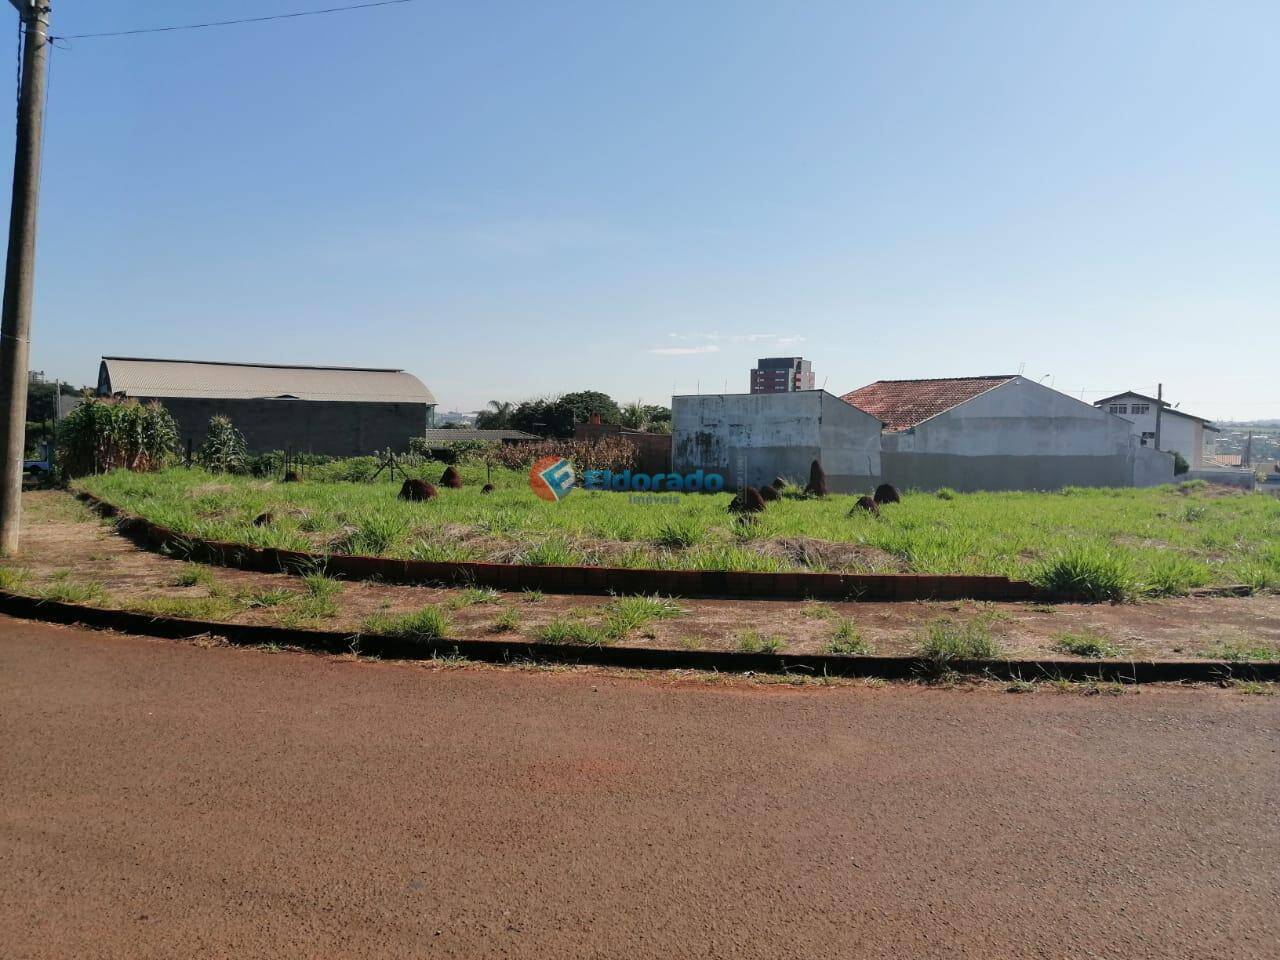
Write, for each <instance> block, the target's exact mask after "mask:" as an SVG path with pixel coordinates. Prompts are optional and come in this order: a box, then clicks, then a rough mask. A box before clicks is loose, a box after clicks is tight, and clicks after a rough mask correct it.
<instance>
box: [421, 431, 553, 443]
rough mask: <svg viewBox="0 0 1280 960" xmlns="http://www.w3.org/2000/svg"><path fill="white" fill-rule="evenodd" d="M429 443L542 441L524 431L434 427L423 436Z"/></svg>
mask: <svg viewBox="0 0 1280 960" xmlns="http://www.w3.org/2000/svg"><path fill="white" fill-rule="evenodd" d="M423 436H424V438H425V439H426V441H427V443H457V442H459V441H460V440H483V441H485V442H489V443H501V442H502V441H503V440H541V439H542V438H541V437H539V436H538V435H537V434H533V433H525V432H524V431H523V430H480V429H477V428H476V427H432V428H431V429H429V430H427V431H425V433H424V434H423Z"/></svg>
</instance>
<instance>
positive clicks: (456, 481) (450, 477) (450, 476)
mask: <svg viewBox="0 0 1280 960" xmlns="http://www.w3.org/2000/svg"><path fill="white" fill-rule="evenodd" d="M440 486H442V487H448V488H449V489H450V490H461V489H462V474H460V473H458V468H457V467H455V466H453V465H452V464H450V465H449V466H447V467H445V468H444V473H442V474H440Z"/></svg>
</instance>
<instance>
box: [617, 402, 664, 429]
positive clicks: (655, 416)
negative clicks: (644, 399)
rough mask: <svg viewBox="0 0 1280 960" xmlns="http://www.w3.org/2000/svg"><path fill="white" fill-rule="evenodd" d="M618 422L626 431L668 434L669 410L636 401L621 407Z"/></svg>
mask: <svg viewBox="0 0 1280 960" xmlns="http://www.w3.org/2000/svg"><path fill="white" fill-rule="evenodd" d="M619 422H620V423H621V424H622V426H624V427H626V428H627V429H628V430H646V431H648V432H650V433H670V432H671V410H670V408H668V407H660V406H655V405H654V404H645V403H641V402H640V401H639V400H636V401H635V402H634V403H627V404H624V405H623V407H622V416H621V419H620V421H619Z"/></svg>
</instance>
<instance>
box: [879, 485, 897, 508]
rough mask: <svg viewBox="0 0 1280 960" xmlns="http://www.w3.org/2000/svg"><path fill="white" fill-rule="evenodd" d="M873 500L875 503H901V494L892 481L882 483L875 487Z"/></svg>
mask: <svg viewBox="0 0 1280 960" xmlns="http://www.w3.org/2000/svg"><path fill="white" fill-rule="evenodd" d="M875 501H876V503H901V502H902V494H900V493H899V492H898V488H897V487H895V486H894V485H893V484H892V483H882V484H880V486H878V487H876V493H875Z"/></svg>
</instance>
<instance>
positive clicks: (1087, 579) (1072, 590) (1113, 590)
mask: <svg viewBox="0 0 1280 960" xmlns="http://www.w3.org/2000/svg"><path fill="white" fill-rule="evenodd" d="M1036 582H1037V583H1039V584H1040V585H1041V586H1043V587H1045V588H1046V589H1048V590H1051V591H1053V592H1054V593H1057V594H1061V595H1063V596H1069V597H1079V598H1081V599H1083V600H1090V601H1094V602H1098V601H1104V600H1109V601H1111V602H1113V603H1118V602H1120V601H1122V600H1126V599H1128V598H1129V597H1131V596H1133V593H1134V590H1135V581H1134V575H1133V569H1132V567H1131V566H1130V564H1129V561H1128V558H1127V557H1125V556H1124V555H1122V554H1118V553H1115V552H1113V551H1110V550H1106V549H1103V548H1100V547H1096V546H1081V547H1075V548H1073V549H1071V550H1067V551H1064V552H1063V553H1060V554H1058V555H1057V556H1056V557H1054V558H1053V559H1051V560H1049V561H1048V562H1047V563H1046V564H1045V565H1044V566H1042V567H1041V568H1040V570H1039V572H1038V573H1037V574H1036Z"/></svg>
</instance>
